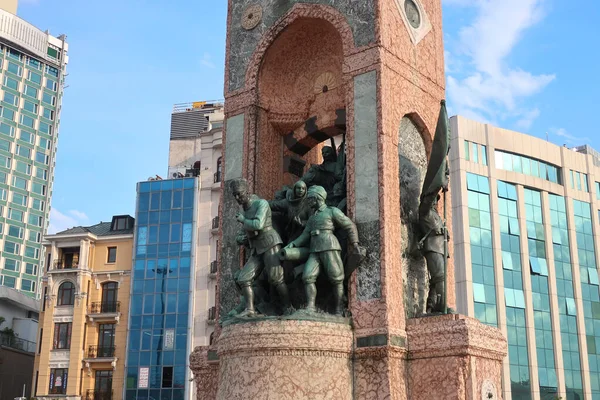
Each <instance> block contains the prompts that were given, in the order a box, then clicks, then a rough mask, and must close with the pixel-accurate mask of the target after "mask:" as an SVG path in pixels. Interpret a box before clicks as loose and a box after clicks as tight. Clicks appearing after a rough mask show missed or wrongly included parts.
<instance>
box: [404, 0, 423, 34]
mask: <svg viewBox="0 0 600 400" xmlns="http://www.w3.org/2000/svg"><path fill="white" fill-rule="evenodd" d="M404 11H405V12H406V17H407V18H408V22H409V23H410V25H411V26H412V27H413V28H415V29H417V28H418V27H419V26H421V14H420V12H419V7H417V5H416V4H415V2H414V1H413V0H406V1H405V2H404Z"/></svg>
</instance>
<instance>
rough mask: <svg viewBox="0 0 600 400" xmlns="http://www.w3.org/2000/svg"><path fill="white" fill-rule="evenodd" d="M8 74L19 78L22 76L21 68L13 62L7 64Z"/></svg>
mask: <svg viewBox="0 0 600 400" xmlns="http://www.w3.org/2000/svg"><path fill="white" fill-rule="evenodd" d="M7 70H8V72H10V73H13V74H15V75H18V76H21V75H22V74H23V67H21V66H20V65H18V64H15V63H13V62H10V61H9V62H8V68H7Z"/></svg>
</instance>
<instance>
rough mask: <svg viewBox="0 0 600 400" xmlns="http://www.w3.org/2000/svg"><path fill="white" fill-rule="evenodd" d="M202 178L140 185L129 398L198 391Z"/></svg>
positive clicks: (177, 397) (175, 397) (177, 399)
mask: <svg viewBox="0 0 600 400" xmlns="http://www.w3.org/2000/svg"><path fill="white" fill-rule="evenodd" d="M199 183H200V182H199V179H198V178H196V177H189V178H180V179H169V180H153V181H147V182H140V183H138V185H137V202H136V225H135V251H134V256H133V257H134V258H133V278H132V285H131V305H130V318H129V335H128V336H129V339H128V344H127V361H126V363H127V379H126V386H125V388H124V393H125V398H126V399H128V400H134V399H159V398H162V399H165V398H166V399H170V400H183V399H189V398H191V396H192V393H191V392H192V390H190V380H191V372H190V370H189V354H190V352H191V350H192V347H191V346H192V341H193V336H192V326H193V322H194V316H195V315H197V314H200V313H201V312H198V311H197V310H194V304H195V301H194V297H195V295H196V293H195V279H194V278H195V274H194V268H193V266H194V265H196V252H197V243H198V215H199V207H198V202H197V200H198V193H199V191H200V185H199Z"/></svg>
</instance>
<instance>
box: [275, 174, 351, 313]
mask: <svg viewBox="0 0 600 400" xmlns="http://www.w3.org/2000/svg"><path fill="white" fill-rule="evenodd" d="M326 200H327V192H326V191H325V189H324V188H323V187H321V186H312V187H310V188H309V189H308V196H307V202H308V206H309V207H310V208H311V209H312V210H314V212H315V213H314V214H313V215H312V216H311V217H310V218H309V219H308V222H307V223H306V228H305V229H304V232H302V235H300V237H298V238H297V239H296V240H294V241H293V242H291V243H290V244H289V245H287V246H286V248H294V247H304V246H307V245H308V246H309V247H310V255H309V257H308V260H307V261H306V264H305V265H304V271H303V274H302V280H303V281H304V285H305V286H304V287H305V290H306V299H307V306H306V310H307V311H309V312H314V311H316V305H315V302H316V298H317V286H316V284H315V283H316V281H317V277H318V276H319V273H320V272H321V269H323V270H324V272H325V274H326V275H327V277H328V278H329V281H330V282H331V284H332V285H333V296H334V301H335V313H336V315H342V313H343V310H344V305H343V296H344V286H343V282H344V265H343V263H342V257H341V250H342V247H341V246H340V242H339V241H338V239H337V237H336V236H335V234H334V232H335V230H336V229H340V230H343V231H345V233H346V235H347V237H348V243H350V244H351V245H352V247H353V250H354V251H355V253H360V252H361V249H360V246H359V245H358V232H357V230H356V226H355V225H354V223H353V222H352V221H351V220H350V219H349V218H348V217H346V216H345V215H344V213H342V212H341V211H340V210H339V209H338V208H335V207H329V206H327V205H326Z"/></svg>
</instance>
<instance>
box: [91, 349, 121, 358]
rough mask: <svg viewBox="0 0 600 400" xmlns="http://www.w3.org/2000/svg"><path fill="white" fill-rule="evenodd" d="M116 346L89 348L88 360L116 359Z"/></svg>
mask: <svg viewBox="0 0 600 400" xmlns="http://www.w3.org/2000/svg"><path fill="white" fill-rule="evenodd" d="M115 349H116V346H89V347H88V352H87V358H88V359H98V358H114V357H115Z"/></svg>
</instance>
